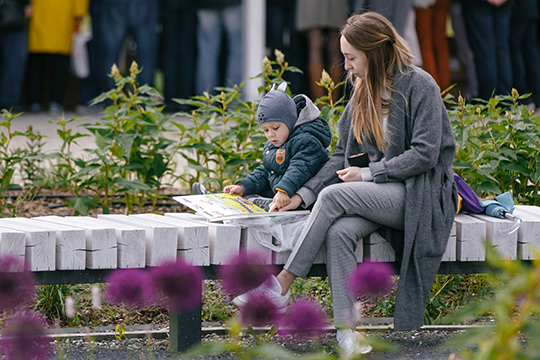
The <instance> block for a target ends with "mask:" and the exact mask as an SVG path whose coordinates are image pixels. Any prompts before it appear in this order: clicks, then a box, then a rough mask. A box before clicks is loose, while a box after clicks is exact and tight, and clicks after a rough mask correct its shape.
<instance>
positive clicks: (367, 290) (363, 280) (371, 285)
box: [347, 261, 394, 297]
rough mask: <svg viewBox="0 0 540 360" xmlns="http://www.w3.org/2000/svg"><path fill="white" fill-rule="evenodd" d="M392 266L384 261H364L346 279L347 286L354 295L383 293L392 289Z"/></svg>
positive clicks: (370, 295) (377, 294)
mask: <svg viewBox="0 0 540 360" xmlns="http://www.w3.org/2000/svg"><path fill="white" fill-rule="evenodd" d="M392 275H394V271H393V269H392V267H391V266H390V265H388V264H386V263H379V262H370V261H366V262H363V263H360V264H358V266H357V267H356V269H355V270H354V271H353V273H352V274H351V275H350V276H349V278H348V280H347V288H348V289H349V291H350V292H351V293H352V294H353V295H355V296H359V297H362V296H368V297H372V296H379V295H385V294H387V293H388V292H390V290H391V289H392V286H393V282H392Z"/></svg>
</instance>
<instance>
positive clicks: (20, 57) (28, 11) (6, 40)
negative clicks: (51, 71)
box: [0, 0, 32, 112]
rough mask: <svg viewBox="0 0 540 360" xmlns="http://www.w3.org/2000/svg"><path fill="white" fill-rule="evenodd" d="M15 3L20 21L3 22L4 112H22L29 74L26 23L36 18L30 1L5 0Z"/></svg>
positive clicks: (0, 94) (0, 81) (0, 96)
mask: <svg viewBox="0 0 540 360" xmlns="http://www.w3.org/2000/svg"><path fill="white" fill-rule="evenodd" d="M5 1H11V2H13V3H14V5H15V6H14V9H15V11H17V12H19V17H17V18H14V21H13V22H11V23H4V22H3V21H0V109H8V110H9V109H13V111H15V112H17V111H20V110H21V95H22V89H23V84H24V75H25V74H26V60H27V59H28V43H27V36H28V35H27V31H26V19H29V18H30V16H31V15H32V7H31V6H30V5H29V0H4V3H3V4H1V5H0V11H1V10H2V9H1V7H2V6H5Z"/></svg>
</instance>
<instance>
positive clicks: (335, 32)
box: [296, 0, 347, 101]
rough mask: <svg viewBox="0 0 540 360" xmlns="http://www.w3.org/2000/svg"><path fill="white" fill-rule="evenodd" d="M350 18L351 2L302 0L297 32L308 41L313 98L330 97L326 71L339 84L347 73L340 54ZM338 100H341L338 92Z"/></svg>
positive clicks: (309, 72) (336, 94) (297, 10)
mask: <svg viewBox="0 0 540 360" xmlns="http://www.w3.org/2000/svg"><path fill="white" fill-rule="evenodd" d="M346 19H347V0H298V1H297V8H296V29H297V30H298V31H300V32H305V33H306V36H307V39H308V74H309V86H310V90H311V98H312V99H313V100H314V101H315V100H316V99H318V98H320V97H322V96H324V95H327V94H326V90H325V89H324V88H323V87H320V86H319V85H317V84H316V82H320V80H321V75H322V71H323V69H325V70H326V71H327V72H328V74H330V77H331V78H332V80H333V81H334V83H335V84H337V83H339V82H340V81H341V75H342V74H343V68H342V63H343V61H342V56H341V54H340V52H339V28H340V26H341V25H343V23H344V22H345V20H346ZM334 95H335V98H334V101H336V100H337V99H338V98H339V94H338V93H337V92H335V94H334Z"/></svg>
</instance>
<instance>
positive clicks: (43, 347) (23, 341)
mask: <svg viewBox="0 0 540 360" xmlns="http://www.w3.org/2000/svg"><path fill="white" fill-rule="evenodd" d="M0 348H1V349H2V354H4V355H5V356H6V358H7V359H9V360H29V359H38V360H41V359H44V360H45V359H48V358H49V357H50V356H51V342H50V340H49V339H48V338H47V334H46V332H45V329H44V321H43V319H41V318H40V317H38V316H36V315H33V314H22V315H15V316H14V317H12V318H11V319H9V320H8V321H7V323H6V325H5V326H4V328H3V329H2V339H1V340H0Z"/></svg>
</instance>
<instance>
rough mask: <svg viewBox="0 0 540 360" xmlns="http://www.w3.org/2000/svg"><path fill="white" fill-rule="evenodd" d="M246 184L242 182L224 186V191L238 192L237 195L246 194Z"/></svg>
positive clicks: (229, 192)
mask: <svg viewBox="0 0 540 360" xmlns="http://www.w3.org/2000/svg"><path fill="white" fill-rule="evenodd" d="M244 191H245V190H244V186H243V185H242V184H236V185H228V186H225V188H223V192H225V193H228V194H231V195H232V194H237V195H240V196H242V195H244Z"/></svg>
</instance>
